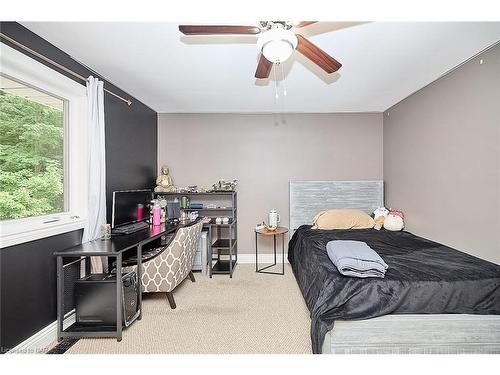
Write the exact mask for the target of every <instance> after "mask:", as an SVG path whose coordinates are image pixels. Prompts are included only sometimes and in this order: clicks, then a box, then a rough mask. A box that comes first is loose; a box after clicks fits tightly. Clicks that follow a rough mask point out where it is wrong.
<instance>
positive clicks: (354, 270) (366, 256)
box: [326, 240, 389, 278]
mask: <svg viewBox="0 0 500 375" xmlns="http://www.w3.org/2000/svg"><path fill="white" fill-rule="evenodd" d="M326 251H327V253H328V257H329V258H330V260H331V261H332V263H333V264H335V266H336V267H337V269H338V270H339V272H340V273H341V274H342V275H345V276H353V277H381V278H383V277H384V276H385V271H386V269H387V268H388V267H389V266H388V265H387V264H386V263H385V262H384V260H383V259H382V258H381V257H380V255H378V254H377V253H376V252H375V251H374V250H373V249H372V248H370V246H368V245H367V244H366V243H365V242H362V241H350V240H336V241H330V242H328V243H327V244H326Z"/></svg>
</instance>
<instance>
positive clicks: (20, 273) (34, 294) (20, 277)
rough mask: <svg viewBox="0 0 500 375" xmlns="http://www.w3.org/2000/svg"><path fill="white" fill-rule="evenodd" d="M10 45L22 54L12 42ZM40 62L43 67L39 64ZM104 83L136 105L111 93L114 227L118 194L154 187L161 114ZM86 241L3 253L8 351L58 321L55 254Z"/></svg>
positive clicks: (3, 327) (1, 313)
mask: <svg viewBox="0 0 500 375" xmlns="http://www.w3.org/2000/svg"><path fill="white" fill-rule="evenodd" d="M0 31H1V32H2V33H3V34H5V35H7V36H9V37H11V38H13V39H15V40H17V41H18V42H20V43H22V44H24V45H25V46H27V47H29V48H31V49H33V50H35V51H37V52H39V53H41V54H43V55H45V56H47V57H49V58H51V59H52V60H54V61H57V62H58V63H60V64H62V65H63V66H66V67H67V68H69V69H71V70H73V71H74V72H76V73H78V74H80V75H82V76H84V77H87V76H89V75H93V76H98V75H96V74H95V73H92V72H91V71H89V70H88V69H87V68H85V67H84V66H83V65H81V64H79V63H78V62H77V61H75V60H73V59H72V58H71V57H70V56H69V55H68V54H67V53H65V52H64V51H62V50H60V49H58V48H57V47H55V46H54V45H52V44H50V43H49V42H47V41H46V40H44V39H43V38H41V37H39V36H38V35H36V34H34V33H33V32H31V31H30V30H28V29H27V28H25V27H24V26H22V25H20V24H19V23H17V22H0ZM2 42H3V40H2ZM6 44H7V45H10V46H11V47H13V48H16V49H18V48H17V47H15V46H14V45H12V44H10V43H8V42H6ZM21 52H23V51H21ZM23 53H25V52H23ZM25 54H27V55H28V56H30V57H33V56H31V55H30V54H28V53H25ZM35 60H38V61H40V60H39V59H38V58H35ZM40 62H41V63H43V64H45V65H47V66H49V67H51V68H53V69H55V70H57V71H59V72H60V73H62V74H63V75H65V76H67V77H69V78H71V79H74V80H75V81H76V82H78V83H81V84H82V85H84V84H85V83H84V82H82V81H81V80H79V79H77V78H75V77H73V76H71V75H69V74H68V73H66V72H64V71H61V70H60V69H58V68H54V67H53V66H51V65H49V64H47V63H45V62H43V61H40ZM99 78H101V79H102V77H99ZM103 81H104V87H105V88H107V89H109V90H111V91H113V92H115V93H116V94H118V95H120V96H122V97H124V98H130V99H131V100H132V105H131V106H128V105H127V104H126V103H125V102H123V101H121V100H119V99H117V98H115V97H114V96H112V95H110V94H108V93H106V94H105V98H104V108H105V122H106V196H107V218H108V222H110V221H111V199H112V192H113V191H114V190H121V189H144V188H152V187H153V186H154V180H155V178H156V164H157V157H156V156H157V146H156V145H157V113H156V112H155V111H154V110H152V109H151V108H149V107H148V106H146V105H145V104H143V103H141V102H140V101H138V100H137V99H135V98H133V97H131V95H130V94H128V93H126V92H124V91H122V90H120V89H119V88H118V87H116V86H114V85H113V84H111V83H110V82H107V81H106V80H104V79H103ZM80 239H81V231H75V232H71V233H66V234H63V235H59V236H54V237H50V238H46V239H42V240H37V241H32V242H29V243H25V244H20V245H16V246H12V247H8V248H4V249H1V250H0V268H1V272H2V274H1V277H0V291H1V298H0V301H1V302H0V347H1V348H2V351H5V350H8V349H10V348H12V347H14V346H16V345H17V344H19V343H20V342H22V341H23V340H25V339H26V338H28V337H30V336H31V335H33V334H34V333H36V332H37V331H39V330H40V329H42V328H43V327H45V326H46V325H47V324H49V323H51V322H53V321H54V320H55V319H56V310H55V309H56V304H55V292H56V290H55V259H54V258H53V256H52V253H53V252H54V251H55V250H57V249H62V248H66V247H71V246H73V245H75V244H77V243H79V241H80Z"/></svg>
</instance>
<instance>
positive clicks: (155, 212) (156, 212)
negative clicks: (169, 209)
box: [153, 205, 161, 225]
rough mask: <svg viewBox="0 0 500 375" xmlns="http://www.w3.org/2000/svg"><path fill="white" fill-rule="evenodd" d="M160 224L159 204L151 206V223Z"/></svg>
mask: <svg viewBox="0 0 500 375" xmlns="http://www.w3.org/2000/svg"><path fill="white" fill-rule="evenodd" d="M160 224H161V208H160V206H156V205H155V206H154V207H153V225H160Z"/></svg>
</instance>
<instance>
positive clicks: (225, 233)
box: [156, 191, 238, 278]
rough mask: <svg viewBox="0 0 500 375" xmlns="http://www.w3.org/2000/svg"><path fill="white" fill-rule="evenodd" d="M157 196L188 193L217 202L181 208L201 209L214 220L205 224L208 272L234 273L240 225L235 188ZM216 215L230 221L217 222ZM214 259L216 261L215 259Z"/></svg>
mask: <svg viewBox="0 0 500 375" xmlns="http://www.w3.org/2000/svg"><path fill="white" fill-rule="evenodd" d="M156 196H158V197H162V198H165V199H166V200H167V201H171V200H173V199H174V198H176V197H177V198H178V199H179V200H180V199H181V197H188V198H189V201H190V203H202V204H203V205H204V206H206V205H207V204H215V205H216V206H217V208H205V207H204V208H181V210H184V211H188V212H191V211H198V212H199V213H200V216H201V217H203V216H207V217H210V218H211V219H212V220H211V222H210V223H208V224H204V225H203V228H204V229H205V230H208V241H209V244H210V246H209V254H208V260H209V267H208V268H209V270H208V274H209V276H210V277H212V274H226V275H229V277H231V278H232V277H233V271H234V268H235V267H236V264H237V263H238V245H237V244H238V227H237V222H238V220H237V208H238V207H237V194H236V192H235V191H213V192H206V193H188V192H185V193H177V192H176V193H156ZM193 200H194V201H193ZM217 217H229V223H227V224H216V223H215V219H216V218H217ZM214 262H215V263H214Z"/></svg>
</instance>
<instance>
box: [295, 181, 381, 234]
mask: <svg viewBox="0 0 500 375" xmlns="http://www.w3.org/2000/svg"><path fill="white" fill-rule="evenodd" d="M383 205H384V181H382V180H375V181H290V232H291V233H293V232H294V231H295V230H296V229H297V228H298V227H300V226H301V225H304V224H308V225H311V224H312V219H313V218H314V216H315V215H316V214H317V213H318V212H319V211H322V210H327V209H331V208H358V209H360V210H363V211H365V212H366V213H368V214H371V213H372V212H373V211H374V210H375V209H376V208H377V207H381V206H383Z"/></svg>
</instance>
